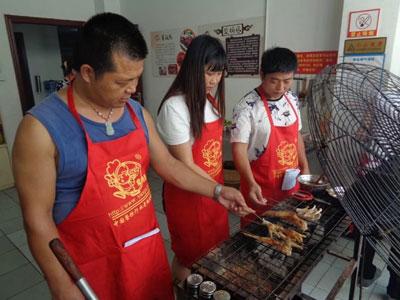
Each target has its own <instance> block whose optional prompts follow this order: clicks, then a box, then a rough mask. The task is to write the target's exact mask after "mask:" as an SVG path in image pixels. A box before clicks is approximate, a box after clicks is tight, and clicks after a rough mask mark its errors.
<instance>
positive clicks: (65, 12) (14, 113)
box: [0, 0, 95, 151]
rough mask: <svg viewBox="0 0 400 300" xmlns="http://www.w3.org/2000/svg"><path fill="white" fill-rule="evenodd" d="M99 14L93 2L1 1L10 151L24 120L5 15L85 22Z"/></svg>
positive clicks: (1, 108)
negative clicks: (19, 126) (22, 119)
mask: <svg viewBox="0 0 400 300" xmlns="http://www.w3.org/2000/svg"><path fill="white" fill-rule="evenodd" d="M94 13H95V7H94V2H93V0H90V1H89V0H68V1H61V0H57V1H56V0H40V1H36V0H18V1H15V0H1V2H0V53H1V58H0V114H1V119H2V121H3V127H4V132H5V137H6V142H7V143H8V146H9V150H10V151H11V145H12V143H13V142H14V136H15V132H16V130H17V127H18V124H19V122H20V121H21V118H22V110H21V104H20V100H19V95H18V88H17V82H16V78H15V71H14V65H13V61H12V57H11V50H10V44H9V42H8V36H7V30H6V25H5V19H4V15H5V14H10V15H20V16H32V17H41V18H55V19H65V20H76V21H85V20H87V19H88V18H89V17H90V16H92V15H93V14H94Z"/></svg>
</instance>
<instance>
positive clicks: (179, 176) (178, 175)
mask: <svg viewBox="0 0 400 300" xmlns="http://www.w3.org/2000/svg"><path fill="white" fill-rule="evenodd" d="M163 166H165V167H163ZM156 171H157V173H158V174H159V175H160V176H161V177H162V178H163V179H164V180H165V181H167V182H169V183H171V184H173V185H175V186H177V187H179V188H181V189H184V190H188V191H190V192H193V193H197V194H201V195H203V196H206V197H210V198H212V197H213V196H214V189H215V186H216V185H217V183H216V182H214V181H212V180H209V179H206V178H205V177H203V176H201V175H199V174H197V173H196V172H193V170H191V169H190V168H189V167H188V166H186V165H185V164H184V163H182V162H181V161H179V160H177V159H176V158H174V157H172V156H170V157H169V162H168V163H167V164H162V165H159V167H158V168H157V170H156Z"/></svg>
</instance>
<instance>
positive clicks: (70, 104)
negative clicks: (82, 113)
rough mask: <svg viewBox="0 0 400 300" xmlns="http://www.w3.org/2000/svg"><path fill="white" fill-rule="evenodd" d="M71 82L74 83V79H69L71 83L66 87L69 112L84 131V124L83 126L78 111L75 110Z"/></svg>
mask: <svg viewBox="0 0 400 300" xmlns="http://www.w3.org/2000/svg"><path fill="white" fill-rule="evenodd" d="M73 83H74V81H71V84H70V85H69V86H68V89H67V100H68V108H69V110H70V111H71V113H72V115H73V116H74V118H75V119H76V121H77V122H78V124H79V125H80V126H81V128H82V130H83V132H85V133H86V130H85V126H83V123H82V120H81V118H80V117H79V114H78V112H77V110H76V107H75V101H74V90H73V88H72V86H73Z"/></svg>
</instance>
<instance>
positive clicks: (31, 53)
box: [14, 24, 64, 104]
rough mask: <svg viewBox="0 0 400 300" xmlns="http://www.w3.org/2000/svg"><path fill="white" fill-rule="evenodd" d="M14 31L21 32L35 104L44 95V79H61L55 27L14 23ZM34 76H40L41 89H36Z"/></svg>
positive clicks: (59, 53)
mask: <svg viewBox="0 0 400 300" xmlns="http://www.w3.org/2000/svg"><path fill="white" fill-rule="evenodd" d="M14 32H22V33H23V35H24V43H25V49H26V56H27V60H28V66H29V74H30V77H31V85H32V91H33V96H34V98H35V104H37V103H39V102H40V101H41V100H43V98H44V97H46V95H47V92H46V91H45V89H44V84H43V83H44V81H46V80H62V79H63V77H64V76H63V72H62V69H61V52H60V44H59V41H58V34H57V27H56V26H46V25H33V24H16V25H15V26H14ZM35 76H40V78H41V83H42V84H41V85H42V91H41V92H39V93H38V92H37V91H36V85H35Z"/></svg>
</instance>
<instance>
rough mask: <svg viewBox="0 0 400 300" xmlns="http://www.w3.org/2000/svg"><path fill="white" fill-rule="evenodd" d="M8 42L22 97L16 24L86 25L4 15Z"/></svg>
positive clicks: (81, 22)
mask: <svg viewBox="0 0 400 300" xmlns="http://www.w3.org/2000/svg"><path fill="white" fill-rule="evenodd" d="M4 18H5V23H6V29H7V35H8V41H9V43H10V50H11V56H12V60H13V64H14V70H15V77H16V80H17V86H18V94H19V97H20V101H21V97H22V95H23V94H24V91H23V84H22V80H23V79H22V71H21V62H20V61H19V58H18V53H17V44H16V41H15V38H14V26H13V25H14V24H35V25H53V26H67V27H68V26H70V27H82V26H83V24H84V23H85V22H84V21H73V20H61V19H51V18H37V17H28V16H16V15H4ZM21 109H22V103H21Z"/></svg>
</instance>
